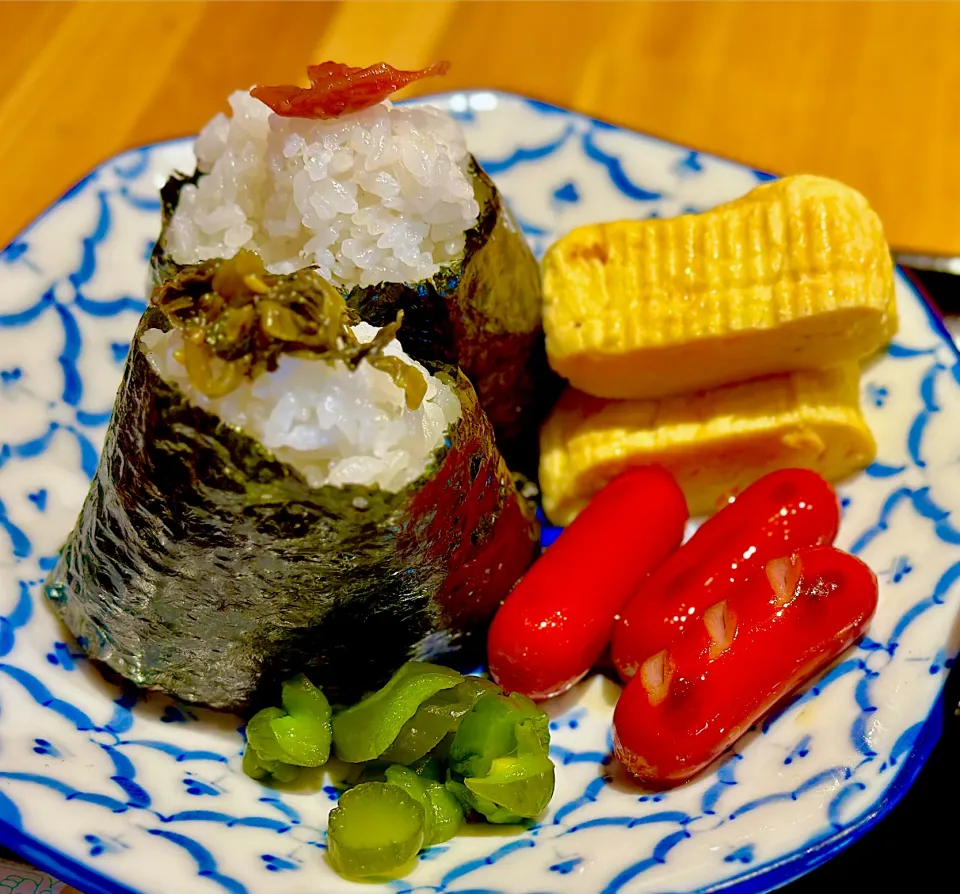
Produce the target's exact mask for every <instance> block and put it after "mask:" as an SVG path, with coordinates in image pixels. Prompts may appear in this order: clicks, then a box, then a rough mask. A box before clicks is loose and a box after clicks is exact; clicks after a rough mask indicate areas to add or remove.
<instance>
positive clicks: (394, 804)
mask: <svg viewBox="0 0 960 894" xmlns="http://www.w3.org/2000/svg"><path fill="white" fill-rule="evenodd" d="M423 832H424V809H423V807H422V805H421V804H420V803H419V802H418V801H417V800H416V799H414V798H412V797H411V796H410V795H409V794H407V792H405V791H404V790H403V789H402V788H400V787H399V786H396V785H391V784H389V783H385V782H366V783H364V784H363V785H358V786H357V787H356V788H352V789H350V790H349V791H347V792H344V793H343V794H342V795H341V796H340V800H339V801H338V802H337V806H336V807H335V808H334V809H333V810H332V811H331V812H330V820H329V824H328V827H327V853H328V854H329V856H330V862H331V863H332V864H333V867H334V869H336V870H337V872H339V873H340V874H341V875H344V876H346V877H347V878H365V877H367V876H372V875H383V874H384V873H388V872H392V871H393V870H395V869H399V868H400V867H401V866H403V865H404V864H405V863H407V862H408V861H409V860H412V859H413V858H414V857H415V856H416V855H417V853H419V851H420V849H421V848H422V847H423Z"/></svg>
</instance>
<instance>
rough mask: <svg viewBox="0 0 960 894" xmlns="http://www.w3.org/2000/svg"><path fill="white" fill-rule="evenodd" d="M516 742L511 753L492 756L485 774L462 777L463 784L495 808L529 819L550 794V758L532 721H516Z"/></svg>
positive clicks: (551, 783)
mask: <svg viewBox="0 0 960 894" xmlns="http://www.w3.org/2000/svg"><path fill="white" fill-rule="evenodd" d="M517 743H518V744H517V753H516V754H515V755H509V756H507V757H498V758H495V759H494V761H493V765H492V767H491V768H490V772H489V773H488V774H487V775H486V776H483V777H480V778H470V779H465V780H464V785H465V786H466V787H467V788H468V789H469V790H470V791H471V792H473V793H474V794H475V795H477V796H478V797H480V798H483V799H486V800H488V801H491V802H492V803H494V804H496V805H497V806H498V807H502V808H504V809H506V810H508V811H510V812H511V813H513V814H516V815H517V816H522V817H528V818H532V817H535V816H538V815H539V814H540V812H541V811H542V810H543V809H544V808H545V807H546V806H547V804H549V803H550V799H551V798H552V797H553V788H554V769H553V761H551V760H550V758H549V757H548V755H547V752H546V751H544V749H543V746H542V744H541V742H540V739H539V737H538V735H537V731H536V730H535V729H534V727H533V721H532V720H524V721H521V722H520V723H519V724H518V726H517ZM478 809H479V808H478ZM480 812H481V813H484V811H483V810H480ZM488 819H489V817H488ZM491 822H495V820H491Z"/></svg>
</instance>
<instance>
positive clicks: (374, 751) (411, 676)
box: [333, 661, 463, 763]
mask: <svg viewBox="0 0 960 894" xmlns="http://www.w3.org/2000/svg"><path fill="white" fill-rule="evenodd" d="M462 682H463V677H462V676H461V675H460V674H458V673H457V672H456V671H455V670H451V669H450V668H448V667H443V666H441V665H437V664H426V663H425V662H422V661H408V662H407V663H406V664H404V665H402V666H401V667H400V669H399V670H398V671H397V672H396V673H395V674H394V675H393V676H392V677H391V678H390V680H389V681H388V682H387V684H386V685H385V686H384V687H383V688H382V689H379V690H377V691H376V692H374V693H372V694H371V695H368V696H367V697H366V698H364V699H363V700H362V701H359V702H357V704H355V705H353V707H350V708H346V709H344V710H343V711H339V712H338V713H337V714H336V715H335V716H334V718H333V744H334V748H335V749H336V752H337V757H339V758H340V759H341V760H344V761H348V762H350V763H360V762H361V761H371V760H375V759H376V758H378V757H380V756H381V755H383V754H384V753H385V752H386V751H387V749H388V748H390V746H391V745H392V744H393V742H394V741H395V740H396V738H397V736H398V735H399V734H400V731H401V730H402V729H403V726H404V724H405V723H406V722H407V721H408V720H410V718H411V717H413V716H414V715H415V714H416V713H417V709H418V708H419V707H420V706H421V705H422V704H423V703H424V702H425V701H426V700H427V699H429V698H431V697H432V696H434V695H436V694H437V693H438V692H440V691H442V690H444V689H452V688H453V687H454V686H456V685H457V684H458V683H462Z"/></svg>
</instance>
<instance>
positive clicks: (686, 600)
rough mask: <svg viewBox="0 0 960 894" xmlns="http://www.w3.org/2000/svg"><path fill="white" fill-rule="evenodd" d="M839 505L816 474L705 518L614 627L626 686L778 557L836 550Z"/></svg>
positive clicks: (762, 487) (773, 476)
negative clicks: (648, 660) (819, 548)
mask: <svg viewBox="0 0 960 894" xmlns="http://www.w3.org/2000/svg"><path fill="white" fill-rule="evenodd" d="M839 525H840V503H839V501H838V500H837V495H836V493H834V490H833V488H832V487H831V486H830V485H829V484H828V483H827V482H826V481H825V480H824V479H823V478H821V477H820V476H819V475H818V474H817V473H816V472H811V471H809V470H807V469H784V470H783V471H779V472H771V473H770V474H769V475H765V476H764V477H763V478H761V479H760V480H759V481H756V482H754V483H753V484H752V485H750V487H748V488H747V489H746V490H744V491H743V493H741V494H740V495H739V496H738V497H737V498H736V500H735V501H734V502H733V503H730V504H729V505H727V506H725V507H724V508H723V509H721V510H720V512H718V513H717V514H716V515H714V516H712V517H711V518H709V519H707V520H706V521H705V522H704V523H703V524H702V525H701V526H700V527H699V528H698V529H697V531H696V532H695V533H694V535H693V536H692V537H691V538H690V540H689V541H687V542H686V543H685V544H684V545H683V546H682V547H681V548H680V549H679V550H678V551H677V552H675V553H674V554H673V555H672V556H671V557H670V558H669V559H667V561H666V562H665V563H664V564H663V565H661V566H660V568H658V569H657V570H656V571H655V572H654V573H653V574H651V575H650V577H649V578H647V579H646V580H645V581H644V582H643V583H642V584H641V585H640V587H639V589H638V590H637V593H636V595H635V596H633V597H632V598H631V599H630V601H629V602H628V603H627V607H626V608H625V609H624V611H623V613H622V614H621V616H620V620H619V621H618V622H617V624H616V625H615V626H614V632H613V646H612V648H611V658H612V659H613V663H614V664H615V665H616V668H617V671H618V673H619V674H620V676H621V678H622V679H623V680H624V681H625V682H626V681H627V680H629V679H630V677H632V676H633V675H634V674H635V673H636V670H637V668H638V667H639V665H640V662H641V661H643V660H644V659H646V658H649V657H650V656H651V655H653V654H654V653H655V652H659V651H660V650H661V649H664V648H666V647H667V646H668V645H669V644H670V642H671V641H672V640H673V639H674V638H675V637H677V636H679V635H680V634H681V633H683V631H684V629H685V628H686V627H688V626H689V625H690V624H692V623H694V622H696V621H698V620H699V618H700V617H701V615H702V614H703V610H704V609H705V608H706V607H707V606H708V605H713V604H714V603H716V602H719V601H720V600H721V599H724V598H726V597H727V595H728V594H729V593H731V592H733V591H734V590H736V589H737V588H738V587H740V586H741V585H742V584H743V583H744V582H745V581H746V580H748V579H749V578H750V577H751V576H752V575H754V574H757V573H758V572H759V573H762V571H763V567H764V565H766V563H767V562H769V561H770V560H771V559H774V558H776V557H777V556H783V555H789V554H791V553H793V552H795V551H796V550H798V549H802V548H803V547H806V546H820V545H823V544H829V543H833V540H834V538H835V537H836V536H837V528H838V527H839Z"/></svg>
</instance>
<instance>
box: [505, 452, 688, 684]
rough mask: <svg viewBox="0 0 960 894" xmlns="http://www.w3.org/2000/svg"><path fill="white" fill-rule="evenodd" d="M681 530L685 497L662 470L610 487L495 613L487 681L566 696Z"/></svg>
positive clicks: (626, 476) (633, 474)
mask: <svg viewBox="0 0 960 894" xmlns="http://www.w3.org/2000/svg"><path fill="white" fill-rule="evenodd" d="M686 522H687V504H686V501H685V500H684V497H683V493H682V491H681V490H680V488H679V487H678V486H677V483H676V482H675V481H674V480H673V476H671V475H670V474H669V473H668V472H667V471H665V470H664V469H662V468H660V467H658V466H645V467H642V468H635V469H630V470H629V471H627V472H624V473H623V474H621V475H619V476H618V477H617V478H615V479H614V480H613V481H611V482H610V484H608V485H607V486H606V487H605V488H603V489H602V490H601V491H600V492H599V493H598V494H597V495H596V496H595V497H594V498H593V499H592V500H591V501H590V503H589V504H588V505H587V507H586V508H585V509H584V510H583V512H581V513H580V515H578V516H577V518H576V519H575V520H574V521H573V522H572V524H570V526H569V527H568V528H566V529H565V530H564V531H563V533H562V534H561V535H560V536H559V537H558V538H557V540H556V541H555V542H554V544H553V545H552V546H551V547H550V548H549V549H547V551H546V552H545V553H544V554H543V555H542V556H541V557H540V558H539V559H538V560H537V561H536V562H535V563H534V565H533V567H532V568H531V569H530V570H529V571H528V572H527V573H526V575H525V576H524V577H523V578H522V579H521V580H520V582H519V583H518V584H517V586H516V587H515V588H514V590H513V591H512V592H511V593H510V595H509V596H508V597H507V599H506V600H505V602H504V603H503V605H502V606H501V607H500V610H499V611H498V612H497V615H496V617H495V618H494V620H493V624H492V625H491V627H490V634H489V638H488V640H487V652H488V662H489V667H490V673H491V675H492V676H493V678H494V679H495V680H496V681H497V682H498V683H499V684H500V685H501V686H502V687H503V688H504V689H505V690H507V691H508V692H522V693H524V694H525V695H528V696H530V697H531V698H534V699H545V698H550V697H552V696H555V695H559V694H560V693H561V692H564V691H565V690H567V689H569V688H570V687H571V686H573V685H574V683H576V682H577V681H578V680H580V679H581V678H582V677H583V676H584V675H585V674H586V673H587V671H589V670H590V668H591V667H592V666H593V665H594V664H595V663H596V661H597V660H598V659H599V658H600V655H601V654H602V652H603V650H604V649H605V648H606V646H607V645H608V643H609V642H610V637H611V635H612V632H613V624H614V620H615V618H616V616H617V614H618V612H620V610H621V609H622V608H623V606H624V604H625V603H626V601H627V599H629V598H630V596H631V595H632V594H633V593H634V592H635V591H636V589H637V587H638V586H639V584H640V582H641V581H642V580H643V579H644V578H645V577H646V576H647V575H648V574H650V572H651V571H653V570H654V569H655V568H656V567H658V566H659V565H660V564H661V563H662V562H663V561H664V560H665V559H666V558H667V556H669V555H670V554H671V553H672V552H674V550H676V549H677V548H678V547H679V546H680V543H681V541H682V540H683V532H684V527H685V525H686Z"/></svg>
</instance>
